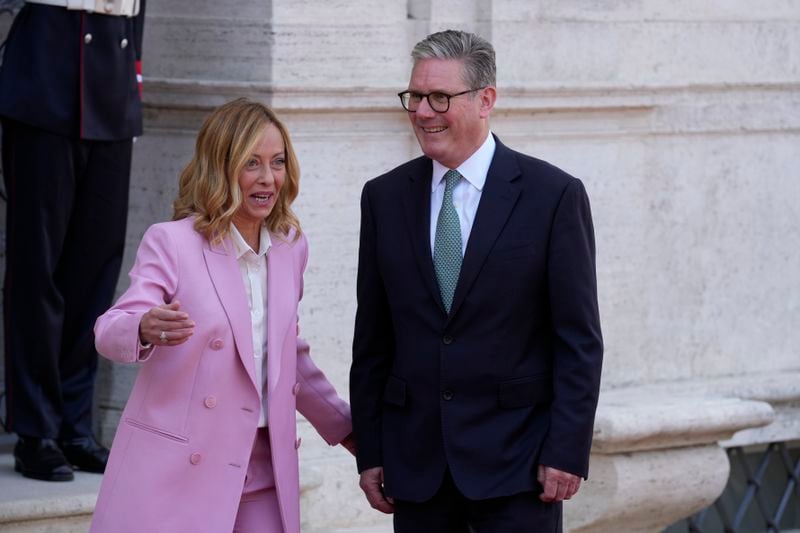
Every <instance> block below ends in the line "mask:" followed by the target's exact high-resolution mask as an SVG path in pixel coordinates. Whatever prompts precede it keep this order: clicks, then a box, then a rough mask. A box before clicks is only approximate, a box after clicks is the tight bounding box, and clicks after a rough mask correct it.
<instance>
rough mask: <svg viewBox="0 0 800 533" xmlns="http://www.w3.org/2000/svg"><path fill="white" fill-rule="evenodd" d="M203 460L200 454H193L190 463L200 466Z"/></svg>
mask: <svg viewBox="0 0 800 533" xmlns="http://www.w3.org/2000/svg"><path fill="white" fill-rule="evenodd" d="M202 458H203V456H201V455H200V454H199V453H193V454H192V455H190V456H189V462H190V463H192V464H193V465H196V464H200V460H201V459H202Z"/></svg>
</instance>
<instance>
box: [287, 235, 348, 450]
mask: <svg viewBox="0 0 800 533" xmlns="http://www.w3.org/2000/svg"><path fill="white" fill-rule="evenodd" d="M298 245H299V246H300V250H301V256H302V257H301V262H302V265H301V266H300V268H299V272H298V277H299V286H300V292H299V294H298V301H299V300H301V299H302V298H303V273H304V272H305V269H306V265H307V263H308V244H307V243H306V240H305V236H304V235H301V236H300V240H299V243H298ZM296 321H297V323H298V327H297V328H296V330H295V331H296V332H298V333H299V331H300V328H299V318H296ZM297 383H299V384H300V389H299V391H298V393H297V410H298V411H300V414H302V415H303V416H304V417H305V418H306V420H308V421H309V422H310V423H311V425H312V426H314V429H316V430H317V432H318V433H319V434H320V436H321V437H322V438H323V439H325V441H326V442H327V443H328V444H330V445H335V444H339V443H340V442H342V440H344V438H345V437H347V436H348V435H349V434H350V433H351V432H352V431H353V426H352V424H351V422H350V406H348V405H347V403H346V402H345V401H343V400H342V399H341V398H339V395H338V394H337V393H336V389H335V388H334V387H333V385H332V384H331V382H330V381H328V378H326V377H325V374H324V373H323V372H322V371H321V370H320V369H319V368H318V367H317V366H316V365H315V364H314V361H313V360H312V359H311V355H310V348H309V346H308V343H307V342H306V341H305V340H304V339H301V338H300V337H299V336H298V337H297Z"/></svg>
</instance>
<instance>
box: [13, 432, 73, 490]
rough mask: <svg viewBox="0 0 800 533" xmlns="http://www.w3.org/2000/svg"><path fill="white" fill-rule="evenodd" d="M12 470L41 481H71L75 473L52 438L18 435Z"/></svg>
mask: <svg viewBox="0 0 800 533" xmlns="http://www.w3.org/2000/svg"><path fill="white" fill-rule="evenodd" d="M14 470H16V471H17V472H19V473H21V474H22V475H23V476H25V477H29V478H32V479H41V480H43V481H72V480H73V479H74V478H75V475H74V474H73V473H72V467H71V466H70V465H69V463H68V462H67V459H66V457H64V454H63V453H62V452H61V450H60V449H59V447H58V445H57V444H56V441H54V440H53V439H37V438H33V437H20V438H19V440H18V441H17V445H16V446H14Z"/></svg>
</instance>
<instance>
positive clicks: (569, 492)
mask: <svg viewBox="0 0 800 533" xmlns="http://www.w3.org/2000/svg"><path fill="white" fill-rule="evenodd" d="M537 479H538V480H539V483H541V484H542V487H544V492H542V494H541V495H540V496H539V499H540V500H542V501H543V502H546V503H553V502H560V501H563V500H569V499H570V498H572V497H573V496H575V493H577V492H578V489H579V488H580V487H581V478H580V477H579V476H576V475H575V474H570V473H569V472H564V471H562V470H558V469H555V468H551V467H549V466H543V465H539V472H538V475H537Z"/></svg>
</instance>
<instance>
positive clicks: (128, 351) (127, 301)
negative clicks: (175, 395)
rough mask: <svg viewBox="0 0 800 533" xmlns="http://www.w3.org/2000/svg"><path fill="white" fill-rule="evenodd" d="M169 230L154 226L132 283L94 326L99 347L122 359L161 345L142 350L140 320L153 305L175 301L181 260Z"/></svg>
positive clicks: (141, 248) (105, 353)
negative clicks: (178, 257) (173, 298)
mask: <svg viewBox="0 0 800 533" xmlns="http://www.w3.org/2000/svg"><path fill="white" fill-rule="evenodd" d="M176 250H177V246H175V245H174V244H173V243H172V241H171V239H170V236H169V234H168V233H167V231H165V230H164V229H163V228H162V227H160V226H158V225H155V226H151V227H150V228H149V229H148V230H147V232H145V234H144V237H142V242H141V244H140V245H139V250H138V251H137V252H136V260H135V262H134V265H133V268H132V269H131V271H130V274H129V276H130V279H131V284H130V286H129V287H128V290H126V291H125V293H124V294H123V295H122V296H120V298H119V300H117V303H115V304H114V305H113V306H112V307H111V309H109V310H108V311H106V312H105V313H104V314H103V315H101V316H100V317H99V318H98V319H97V322H96V323H95V326H94V333H95V346H96V347H97V351H98V352H99V353H100V354H101V355H103V356H105V357H107V358H108V359H111V360H112V361H117V362H119V363H133V362H137V361H143V360H145V359H147V358H149V357H150V356H151V355H152V353H153V352H154V351H155V350H156V349H157V348H156V347H155V346H154V347H151V348H150V349H148V350H146V351H142V350H140V344H139V322H141V320H142V315H144V314H145V313H146V312H147V311H149V310H150V309H151V308H152V307H155V306H157V305H163V304H165V303H169V302H171V301H172V297H173V296H174V294H175V292H176V290H177V287H178V260H177V255H176Z"/></svg>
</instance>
